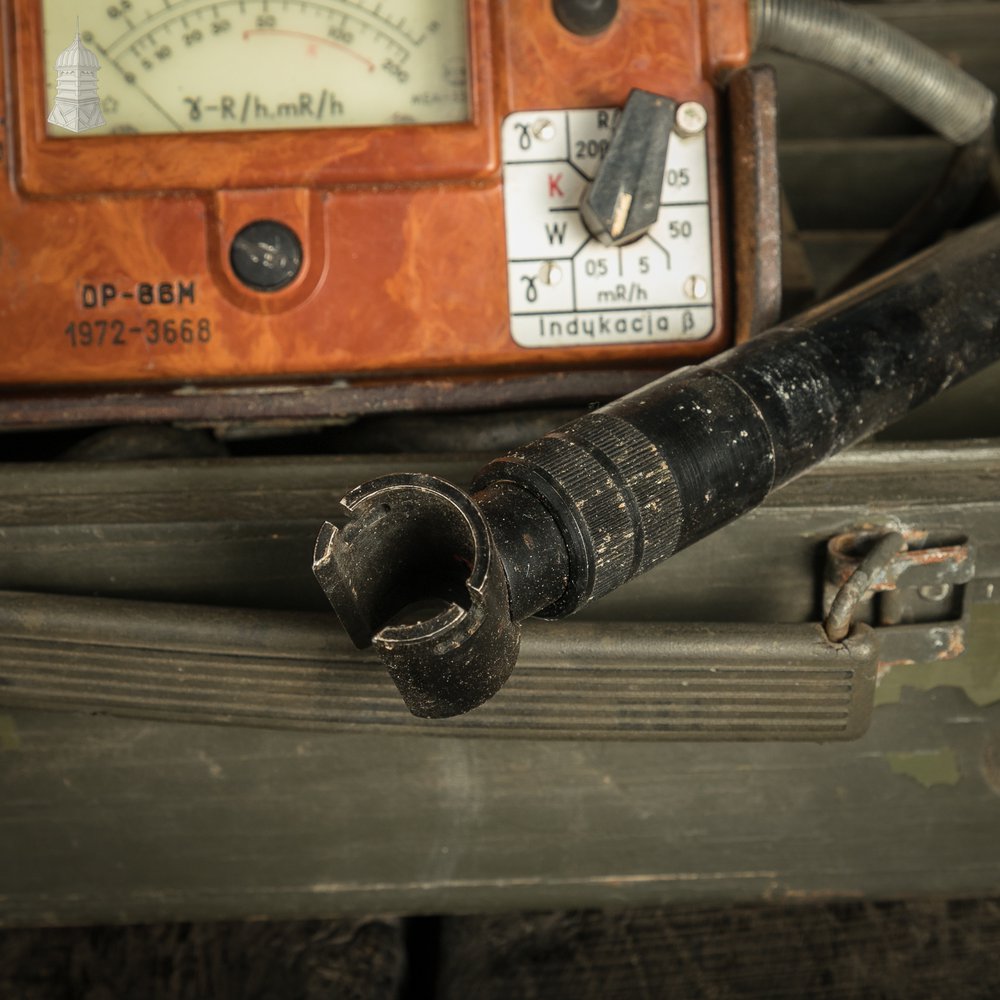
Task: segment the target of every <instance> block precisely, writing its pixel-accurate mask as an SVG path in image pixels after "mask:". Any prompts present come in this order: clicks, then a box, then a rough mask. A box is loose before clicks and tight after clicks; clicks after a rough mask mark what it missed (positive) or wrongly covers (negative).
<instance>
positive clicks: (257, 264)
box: [229, 219, 302, 292]
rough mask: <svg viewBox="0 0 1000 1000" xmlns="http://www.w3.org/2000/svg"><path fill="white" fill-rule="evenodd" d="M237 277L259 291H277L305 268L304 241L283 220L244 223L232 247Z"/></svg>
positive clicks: (232, 258) (231, 256) (230, 258)
mask: <svg viewBox="0 0 1000 1000" xmlns="http://www.w3.org/2000/svg"><path fill="white" fill-rule="evenodd" d="M229 262H230V264H232V267H233V271H235V272H236V276H237V277H238V278H239V279H240V281H242V282H243V284H244V285H247V286H248V287H249V288H252V289H253V290H254V291H257V292H276V291H278V289H279V288H284V287H285V285H287V284H289V283H290V282H291V281H293V280H294V278H295V276H296V275H297V274H298V273H299V268H301V267H302V244H301V243H300V242H299V238H298V237H297V236H296V235H295V233H293V232H292V231H291V229H289V228H288V226H286V225H285V224H284V223H283V222H275V221H274V220H273V219H261V220H260V221H258V222H251V223H250V225H248V226H244V227H243V228H242V229H241V230H240V231H239V232H238V233H237V234H236V236H235V238H234V239H233V243H232V246H231V247H230V248H229Z"/></svg>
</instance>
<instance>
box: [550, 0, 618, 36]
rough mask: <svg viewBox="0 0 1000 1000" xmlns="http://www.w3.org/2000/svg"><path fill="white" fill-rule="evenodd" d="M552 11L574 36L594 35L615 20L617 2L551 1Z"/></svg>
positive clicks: (614, 0)
mask: <svg viewBox="0 0 1000 1000" xmlns="http://www.w3.org/2000/svg"><path fill="white" fill-rule="evenodd" d="M552 9H553V11H554V12H555V15H556V17H557V18H559V23H560V24H561V25H562V26H563V27H564V28H566V29H567V30H568V31H572V32H573V34H574V35H596V34H599V33H600V32H602V31H603V30H604V29H605V28H606V27H607V26H608V25H609V24H610V23H611V22H612V21H613V20H614V19H615V15H616V14H617V13H618V0H552Z"/></svg>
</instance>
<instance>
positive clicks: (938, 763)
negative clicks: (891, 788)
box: [885, 747, 961, 788]
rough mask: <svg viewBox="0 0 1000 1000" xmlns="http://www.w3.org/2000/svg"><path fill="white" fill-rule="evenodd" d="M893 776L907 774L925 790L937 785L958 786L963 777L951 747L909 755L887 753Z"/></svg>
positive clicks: (914, 752) (909, 753) (912, 752)
mask: <svg viewBox="0 0 1000 1000" xmlns="http://www.w3.org/2000/svg"><path fill="white" fill-rule="evenodd" d="M885 759H886V760H887V761H888V762H889V767H891V768H892V772H893V774H905V775H906V776H907V777H908V778H913V779H914V780H915V781H919V782H920V784H921V785H923V786H924V788H933V787H934V786H935V785H957V784H958V779H959V778H960V777H961V775H960V774H959V771H958V761H957V760H956V759H955V751H954V750H952V749H951V748H950V747H942V748H941V749H940V750H914V751H911V752H908V753H887V754H886V755H885Z"/></svg>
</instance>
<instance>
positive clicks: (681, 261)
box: [501, 108, 715, 347]
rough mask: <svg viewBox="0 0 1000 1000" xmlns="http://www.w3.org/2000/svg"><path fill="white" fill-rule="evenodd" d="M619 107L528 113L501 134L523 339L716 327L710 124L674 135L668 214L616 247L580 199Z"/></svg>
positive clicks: (654, 338)
mask: <svg viewBox="0 0 1000 1000" xmlns="http://www.w3.org/2000/svg"><path fill="white" fill-rule="evenodd" d="M617 114H618V110H617V109H615V108H603V109H594V110H585V111H530V112H520V113H518V114H514V115H510V116H509V117H508V118H506V119H505V120H504V123H503V126H502V132H501V140H502V149H503V161H504V167H503V170H504V212H505V217H506V230H507V286H508V293H509V299H510V314H511V335H512V336H513V338H514V341H515V342H516V343H518V344H520V345H521V346H522V347H572V346H576V345H580V346H585V345H588V344H589V345H593V344H600V345H607V344H636V343H650V342H664V341H676V340H700V339H701V338H702V337H707V336H708V335H709V334H710V333H711V332H712V329H713V327H714V325H715V310H714V308H713V302H712V289H713V287H714V283H713V275H712V239H711V228H710V224H709V200H708V159H707V149H706V144H705V133H704V131H703V132H701V133H700V134H698V135H694V136H690V137H681V136H679V135H677V134H676V133H675V134H673V135H671V137H670V146H669V152H668V154H667V163H666V170H665V171H664V176H663V191H662V194H661V197H660V203H661V207H660V214H659V217H658V219H657V221H656V224H655V225H654V226H653V227H652V228H651V229H650V230H649V232H648V233H647V234H646V235H645V236H643V237H642V238H641V239H639V240H637V241H636V242H635V243H631V244H629V245H628V246H624V247H607V246H604V245H603V244H602V243H600V242H599V241H598V240H597V239H596V238H595V237H593V236H592V235H591V234H590V232H589V231H588V229H587V227H586V226H585V225H584V223H583V220H582V219H581V218H580V212H579V204H580V198H581V196H582V194H583V191H584V188H585V187H586V185H587V183H588V182H589V181H590V180H591V179H592V177H593V176H594V172H595V170H596V169H597V166H598V165H599V164H600V162H601V159H602V158H603V156H604V154H605V152H606V151H607V148H608V144H609V143H610V140H611V136H612V134H613V132H614V126H615V122H616V116H617Z"/></svg>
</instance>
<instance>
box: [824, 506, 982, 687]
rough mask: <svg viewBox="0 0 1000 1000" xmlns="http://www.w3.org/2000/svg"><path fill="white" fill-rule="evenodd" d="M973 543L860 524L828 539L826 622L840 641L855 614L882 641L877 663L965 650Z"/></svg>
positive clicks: (925, 659) (951, 654)
mask: <svg viewBox="0 0 1000 1000" xmlns="http://www.w3.org/2000/svg"><path fill="white" fill-rule="evenodd" d="M975 571H976V567H975V550H974V548H973V547H972V545H971V544H970V543H969V541H968V539H967V538H965V537H964V536H959V535H945V534H941V533H937V534H933V535H932V534H931V533H929V532H927V531H921V530H916V529H906V530H888V531H886V530H884V529H883V530H881V531H879V530H877V529H873V528H871V527H867V526H866V527H861V528H857V529H854V530H851V531H847V532H844V533H842V534H839V535H835V536H834V537H833V538H831V539H830V541H829V542H828V544H827V548H826V570H825V573H824V580H823V609H824V615H825V618H824V629H825V631H826V634H827V637H828V638H829V639H830V641H831V642H839V641H840V639H842V638H843V636H845V635H846V634H847V632H848V631H849V629H850V628H851V626H852V625H853V624H854V623H855V622H857V621H868V622H869V623H870V624H872V625H874V626H875V628H876V634H877V636H878V640H879V666H880V668H885V667H888V666H893V665H896V664H903V663H924V662H929V661H932V660H952V659H955V658H956V657H958V656H961V654H962V653H963V652H965V641H966V632H967V629H968V607H969V604H970V603H971V598H972V597H974V596H976V595H974V594H970V593H969V591H968V586H969V584H970V583H971V582H972V581H973V578H974V576H975Z"/></svg>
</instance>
